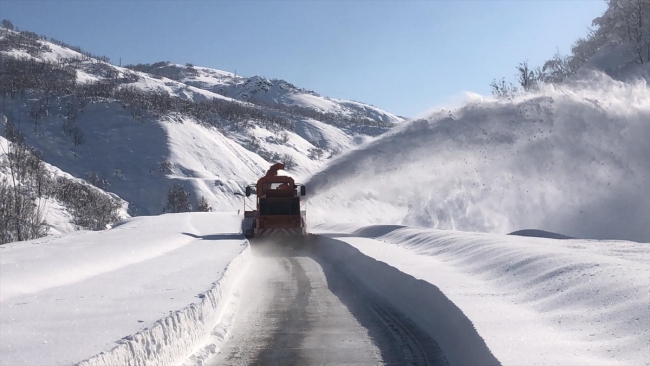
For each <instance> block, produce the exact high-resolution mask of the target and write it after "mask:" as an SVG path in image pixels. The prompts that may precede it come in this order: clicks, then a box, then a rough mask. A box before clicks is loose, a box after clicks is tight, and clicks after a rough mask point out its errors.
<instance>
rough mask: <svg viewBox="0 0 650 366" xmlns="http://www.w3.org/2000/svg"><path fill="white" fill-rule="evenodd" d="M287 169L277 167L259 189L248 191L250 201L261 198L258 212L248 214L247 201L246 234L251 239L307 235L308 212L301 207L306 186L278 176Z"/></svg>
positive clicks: (271, 169)
mask: <svg viewBox="0 0 650 366" xmlns="http://www.w3.org/2000/svg"><path fill="white" fill-rule="evenodd" d="M283 169H284V164H281V163H277V164H275V165H273V166H271V168H270V169H269V171H268V172H267V173H266V175H265V176H263V177H262V178H260V179H259V180H258V181H257V184H256V185H250V186H247V187H246V197H250V196H251V194H252V193H256V195H257V199H256V201H257V204H256V209H255V210H253V209H252V207H251V210H250V211H249V210H246V208H247V205H246V199H244V221H243V222H242V232H243V233H244V235H245V236H246V237H247V238H253V237H269V236H304V235H306V230H305V226H306V225H305V220H306V212H305V211H303V210H302V209H301V206H300V197H301V196H304V195H305V193H306V192H305V186H304V185H302V184H296V183H295V182H294V180H293V178H291V177H287V176H281V175H278V170H283ZM253 188H255V192H253Z"/></svg>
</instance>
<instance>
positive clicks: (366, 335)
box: [207, 244, 447, 365]
mask: <svg viewBox="0 0 650 366" xmlns="http://www.w3.org/2000/svg"><path fill="white" fill-rule="evenodd" d="M252 254H253V256H252V258H251V263H250V267H249V269H248V270H247V271H246V274H245V275H244V276H245V278H243V279H242V282H240V285H239V288H241V289H242V290H241V291H242V292H243V293H242V294H241V304H242V305H241V306H240V309H239V311H238V313H237V316H236V319H235V322H234V325H233V332H232V335H231V336H230V339H228V341H227V342H226V343H225V344H224V346H223V347H222V348H221V351H220V353H219V354H217V355H216V356H215V357H213V358H212V359H210V360H208V362H207V364H208V365H253V364H255V365H375V364H387V365H446V364H447V362H446V360H445V359H444V357H443V356H442V353H441V352H440V349H439V348H438V346H437V344H436V343H435V341H434V340H433V339H431V338H430V337H429V336H428V335H427V334H426V333H424V332H422V331H421V330H420V329H419V328H418V327H416V326H415V325H414V324H413V323H412V322H410V321H408V320H407V319H406V318H405V317H404V316H403V315H402V314H400V313H399V312H397V311H396V310H395V309H392V308H390V307H388V306H387V305H386V304H385V303H383V302H382V301H380V300H378V299H376V298H372V296H371V295H369V294H366V293H363V292H362V291H361V290H360V289H359V288H358V287H356V286H355V285H354V283H353V282H352V281H351V280H350V279H349V278H347V277H345V276H344V275H341V273H338V272H337V271H336V270H333V269H332V268H331V265H330V264H329V263H328V262H325V261H322V260H320V261H319V258H317V257H313V256H312V254H311V253H310V251H309V249H305V250H293V249H291V248H289V247H282V246H276V245H275V244H271V245H267V244H263V245H256V246H253V248H252Z"/></svg>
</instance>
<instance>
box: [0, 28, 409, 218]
mask: <svg viewBox="0 0 650 366" xmlns="http://www.w3.org/2000/svg"><path fill="white" fill-rule="evenodd" d="M0 57H1V61H2V70H3V71H2V72H4V73H6V74H7V75H16V74H18V73H19V72H20V73H23V72H24V73H25V74H27V75H29V74H30V73H34V75H36V74H38V73H40V74H38V75H40V77H35V78H34V79H38V80H32V81H24V83H25V85H24V86H23V87H21V86H20V85H22V84H20V83H22V81H20V79H18V81H16V80H13V79H12V80H11V81H9V82H6V83H5V84H3V85H4V89H3V90H4V99H3V104H2V111H1V112H0V113H2V114H4V115H6V116H7V117H8V119H9V120H10V121H12V122H13V123H14V124H15V125H16V126H18V127H19V129H20V130H22V131H23V133H24V134H25V135H26V140H27V143H28V144H29V145H30V146H33V147H35V148H36V149H38V150H40V151H42V152H43V158H44V160H45V161H46V162H48V163H50V164H52V165H54V166H57V167H59V168H60V169H62V170H64V171H66V172H69V173H70V174H72V175H74V176H76V177H81V178H86V177H87V176H88V175H89V174H97V175H99V176H100V177H101V178H102V179H105V180H106V181H107V182H108V184H107V186H108V187H107V188H106V189H107V190H109V191H111V192H114V193H116V194H118V195H119V196H120V197H121V198H123V199H125V200H126V201H128V202H129V203H130V207H131V213H132V214H136V215H151V214H159V213H161V212H163V211H164V210H165V204H166V193H167V191H168V189H169V187H170V185H171V184H181V185H183V187H185V189H186V190H187V191H189V192H190V193H191V195H192V196H191V197H190V202H191V203H192V204H193V205H194V206H196V202H197V200H198V199H199V198H200V197H201V196H203V197H205V198H206V199H207V201H208V203H209V204H210V205H211V207H212V208H213V209H214V210H219V211H220V210H233V209H239V208H241V207H243V202H242V193H243V190H242V187H243V186H244V185H246V184H249V183H251V182H253V181H255V180H256V179H257V178H258V177H259V176H260V175H261V174H262V173H263V172H265V171H266V169H267V168H268V166H269V164H270V163H274V162H277V161H283V162H285V164H286V165H287V167H288V169H287V172H288V173H289V174H291V175H293V176H294V177H296V178H297V179H299V180H300V179H304V178H306V177H308V176H310V175H311V174H312V172H314V171H316V170H318V169H319V168H320V167H322V166H323V164H324V163H325V162H326V161H327V160H328V159H329V158H331V157H333V156H335V155H337V154H339V153H340V152H342V151H345V150H348V149H350V148H351V147H352V146H355V145H357V144H359V143H360V142H362V141H365V140H366V139H367V138H368V136H372V135H378V134H381V133H383V132H385V131H387V130H388V129H389V128H391V127H392V126H393V125H394V124H395V123H398V122H401V121H402V120H403V119H402V118H400V117H397V116H394V115H392V114H390V113H388V112H385V111H382V110H380V109H378V108H375V107H372V106H369V105H365V104H362V103H357V102H352V101H344V100H337V99H331V98H326V97H321V96H319V95H317V94H316V93H314V92H308V91H305V90H303V89H299V88H297V87H295V86H293V85H291V84H289V83H288V82H285V81H279V80H267V79H264V78H260V77H254V78H248V79H244V78H240V77H234V75H232V74H230V73H227V72H223V71H219V70H214V69H208V68H201V67H193V66H179V65H172V64H167V63H158V64H154V66H153V67H148V68H142V67H138V66H132V67H131V68H126V67H118V66H114V65H111V64H109V63H107V62H105V61H103V60H101V59H98V58H96V57H92V56H91V55H89V54H85V53H81V52H79V51H77V50H73V49H71V48H70V47H67V45H65V44H63V43H61V42H56V43H53V42H51V41H48V40H46V39H43V38H39V37H37V36H36V35H34V34H32V33H29V32H20V33H19V32H15V31H12V30H7V29H0ZM45 63H47V64H45ZM38 65H41V66H38ZM42 65H46V66H42ZM155 65H158V66H155ZM39 67H40V68H45V69H47V70H41V69H39ZM30 68H31V69H30ZM16 70H17V71H16ZM138 70H144V71H147V72H144V71H138ZM164 75H166V76H164ZM43 78H45V79H48V78H52V79H53V81H52V84H54V85H55V86H52V87H50V86H48V85H49V84H47V82H44V81H42V79H43ZM54 79H56V80H54ZM12 82H13V84H11V83H12ZM30 82H32V84H34V85H31V84H29V83H30ZM66 83H67V84H66ZM21 88H22V89H21ZM48 88H49V89H48ZM57 88H58V89H57ZM262 95H263V96H264V97H262ZM0 133H2V132H0ZM77 137H78V138H79V141H77Z"/></svg>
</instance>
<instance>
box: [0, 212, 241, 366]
mask: <svg viewBox="0 0 650 366" xmlns="http://www.w3.org/2000/svg"><path fill="white" fill-rule="evenodd" d="M240 222H241V217H240V216H237V215H232V214H213V213H203V214H201V213H194V214H171V215H162V216H156V217H146V218H144V217H143V218H135V219H130V220H128V221H125V222H123V223H122V224H120V225H118V226H116V227H115V228H113V229H111V230H108V231H105V232H75V233H72V234H68V235H63V236H51V237H47V238H41V239H37V240H33V241H27V242H20V243H10V244H6V245H2V246H0V310H1V311H0V325H1V326H0V364H11V365H21V364H25V365H32V364H48V365H61V364H71V363H77V362H80V361H82V360H85V361H84V362H83V364H85V365H96V364H110V365H117V364H136V363H137V364H143V365H144V364H161V363H164V364H169V363H178V362H181V361H182V360H183V359H184V358H185V357H186V356H188V355H189V354H191V353H192V352H193V351H194V348H196V347H198V346H200V345H201V344H202V342H203V341H204V340H205V339H206V338H207V337H208V336H209V334H210V331H211V330H212V328H213V327H214V326H215V325H216V324H217V322H218V321H219V316H220V312H221V310H222V308H223V307H224V304H225V303H224V302H223V299H224V297H225V296H226V295H227V293H228V292H229V290H230V284H231V282H232V280H233V279H234V278H236V276H237V274H238V272H239V271H240V270H241V269H242V268H243V265H244V264H245V263H246V258H247V255H248V249H247V248H248V246H247V244H246V241H245V239H244V238H243V237H242V236H241V235H240V234H239V232H240ZM236 258H237V259H236ZM102 352H103V353H102Z"/></svg>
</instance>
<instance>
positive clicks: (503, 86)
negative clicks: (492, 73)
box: [490, 78, 518, 99]
mask: <svg viewBox="0 0 650 366" xmlns="http://www.w3.org/2000/svg"><path fill="white" fill-rule="evenodd" d="M490 87H491V88H492V95H493V96H495V97H496V98H498V99H512V98H514V97H515V96H516V95H517V92H518V90H517V87H515V86H514V85H512V83H510V82H506V79H505V78H501V80H497V79H494V80H492V83H491V84H490Z"/></svg>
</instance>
